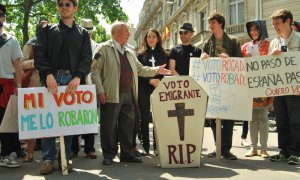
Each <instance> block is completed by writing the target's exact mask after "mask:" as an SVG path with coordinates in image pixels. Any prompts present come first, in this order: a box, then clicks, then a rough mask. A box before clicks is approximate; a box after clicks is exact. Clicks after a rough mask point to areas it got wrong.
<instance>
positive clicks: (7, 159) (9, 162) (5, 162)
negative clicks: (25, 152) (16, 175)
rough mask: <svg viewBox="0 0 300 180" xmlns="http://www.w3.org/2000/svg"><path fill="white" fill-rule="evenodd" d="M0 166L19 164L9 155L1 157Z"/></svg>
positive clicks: (15, 165)
mask: <svg viewBox="0 0 300 180" xmlns="http://www.w3.org/2000/svg"><path fill="white" fill-rule="evenodd" d="M0 166H2V167H8V168H16V167H20V164H19V163H18V162H16V161H14V160H13V159H12V157H10V156H5V157H1V159H0Z"/></svg>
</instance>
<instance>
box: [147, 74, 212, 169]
mask: <svg viewBox="0 0 300 180" xmlns="http://www.w3.org/2000/svg"><path fill="white" fill-rule="evenodd" d="M207 100H208V96H207V94H206V92H205V91H204V90H203V89H202V88H201V87H200V86H199V85H198V83H197V82H196V81H195V80H194V79H193V78H191V77H190V76H172V77H165V78H164V79H162V81H161V82H160V84H159V86H158V87H156V89H155V90H154V91H153V93H152V95H151V108H152V116H153V121H154V128H155V136H156V139H157V141H156V143H157V147H158V153H159V159H160V164H161V167H162V168H181V167H199V166H200V155H201V148H202V139H203V130H204V129H203V128H204V120H205V113H206V106H207Z"/></svg>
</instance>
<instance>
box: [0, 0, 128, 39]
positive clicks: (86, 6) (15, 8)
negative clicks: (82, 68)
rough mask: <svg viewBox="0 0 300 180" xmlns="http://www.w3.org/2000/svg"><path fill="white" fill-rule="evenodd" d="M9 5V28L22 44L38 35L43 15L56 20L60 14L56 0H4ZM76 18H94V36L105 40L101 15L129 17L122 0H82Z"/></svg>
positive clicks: (116, 17) (115, 18) (115, 17)
mask: <svg viewBox="0 0 300 180" xmlns="http://www.w3.org/2000/svg"><path fill="white" fill-rule="evenodd" d="M1 3H2V4H4V5H6V7H7V19H6V22H7V23H8V24H9V27H8V31H11V32H13V33H14V34H15V35H16V37H17V39H18V40H19V42H20V44H21V45H23V44H25V43H26V42H27V41H28V39H29V37H33V36H34V35H35V28H36V24H37V22H38V21H39V19H40V18H41V17H46V18H47V19H48V20H49V21H50V22H51V23H57V22H58V20H59V14H58V13H57V9H56V0H1ZM78 7H79V8H78V12H77V13H76V14H75V20H76V22H78V23H79V22H80V20H81V18H89V19H92V20H93V24H94V25H95V26H96V31H95V32H94V39H95V41H96V42H102V41H105V40H107V39H109V38H110V36H109V35H108V33H107V32H106V31H105V29H104V28H103V27H102V26H101V24H99V18H98V17H100V16H101V17H102V18H103V19H104V20H105V21H106V22H107V23H109V24H111V23H112V22H114V21H117V20H120V21H127V20H128V17H127V15H126V14H125V13H124V12H123V9H122V7H121V6H120V0H79V5H78Z"/></svg>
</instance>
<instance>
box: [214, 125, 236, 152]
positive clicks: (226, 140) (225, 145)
mask: <svg viewBox="0 0 300 180" xmlns="http://www.w3.org/2000/svg"><path fill="white" fill-rule="evenodd" d="M210 126H211V129H212V131H213V134H214V140H215V142H216V121H215V120H211V123H210ZM233 126H234V121H232V120H222V124H221V137H222V138H221V139H222V140H221V153H222V154H223V153H226V152H228V151H230V149H231V147H232V134H233Z"/></svg>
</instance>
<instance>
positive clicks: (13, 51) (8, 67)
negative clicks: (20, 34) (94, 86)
mask: <svg viewBox="0 0 300 180" xmlns="http://www.w3.org/2000/svg"><path fill="white" fill-rule="evenodd" d="M4 34H5V33H3V35H4ZM6 35H7V37H8V38H9V40H8V41H7V42H6V43H5V44H4V45H3V46H2V47H1V48H0V78H5V79H14V75H13V73H14V71H13V64H12V62H13V61H14V60H16V59H19V58H22V51H21V48H20V45H19V42H18V40H17V39H16V38H15V37H14V36H11V35H9V34H6Z"/></svg>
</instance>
